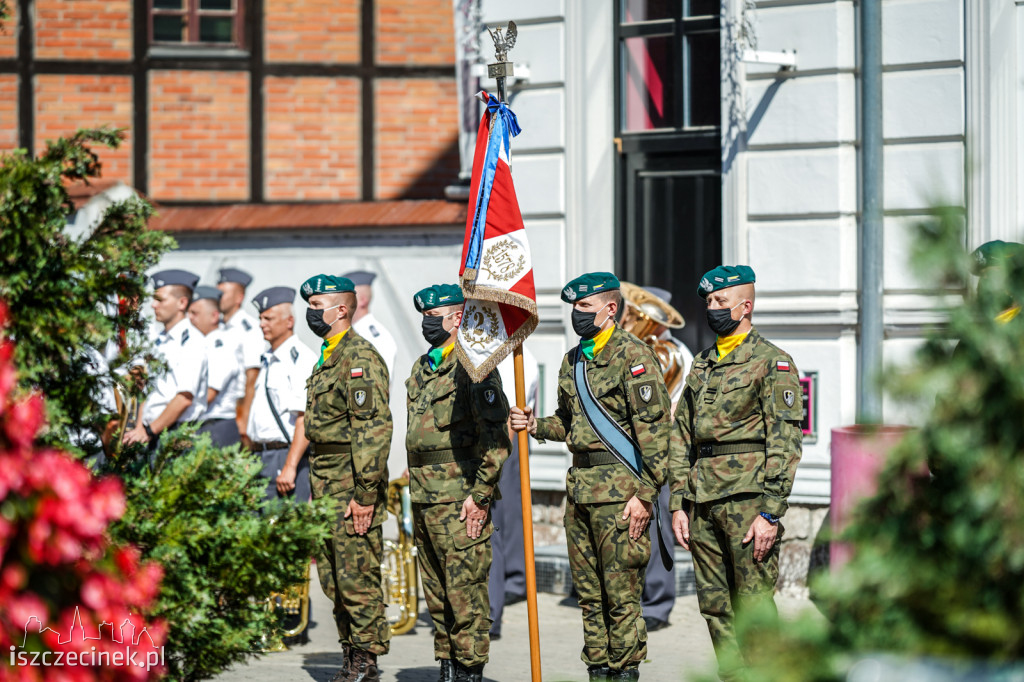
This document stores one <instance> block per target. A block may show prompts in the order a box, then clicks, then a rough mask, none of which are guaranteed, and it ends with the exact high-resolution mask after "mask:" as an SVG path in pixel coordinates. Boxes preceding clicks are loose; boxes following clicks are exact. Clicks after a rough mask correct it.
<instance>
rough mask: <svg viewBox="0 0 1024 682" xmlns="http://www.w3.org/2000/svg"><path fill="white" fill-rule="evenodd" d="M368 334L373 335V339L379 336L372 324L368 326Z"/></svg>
mask: <svg viewBox="0 0 1024 682" xmlns="http://www.w3.org/2000/svg"><path fill="white" fill-rule="evenodd" d="M370 333H371V334H373V336H374V338H376V337H378V336H380V332H379V331H377V328H376V327H374V326H373V325H372V324H371V325H370Z"/></svg>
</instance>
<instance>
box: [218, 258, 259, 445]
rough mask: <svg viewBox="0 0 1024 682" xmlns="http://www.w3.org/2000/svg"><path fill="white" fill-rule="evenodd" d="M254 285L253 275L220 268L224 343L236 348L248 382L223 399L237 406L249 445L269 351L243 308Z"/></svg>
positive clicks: (240, 428) (243, 437)
mask: <svg viewBox="0 0 1024 682" xmlns="http://www.w3.org/2000/svg"><path fill="white" fill-rule="evenodd" d="M251 282H252V275H250V274H249V273H247V272H245V271H244V270H238V269H236V268H221V269H220V271H219V272H218V279H217V288H218V289H220V291H221V298H220V312H221V314H222V315H223V316H224V317H223V327H222V332H223V334H224V339H225V342H226V343H228V344H229V345H231V346H232V347H233V348H234V349H235V353H236V354H237V356H238V364H239V365H240V366H241V367H242V371H243V374H244V376H245V381H241V382H238V383H237V385H235V386H233V387H232V389H231V393H230V394H229V395H226V396H224V400H225V403H226V404H231V405H235V417H236V420H237V424H238V433H239V437H240V439H241V440H242V442H243V443H248V434H247V433H246V431H245V428H246V424H247V423H248V421H249V407H250V405H252V399H253V395H254V394H255V385H256V374H257V373H258V372H259V371H260V356H262V355H263V352H264V351H265V350H266V349H267V343H266V341H264V339H263V333H262V332H260V325H259V322H258V321H257V320H256V318H254V317H253V316H252V315H250V314H249V313H247V312H246V311H245V310H243V309H242V307H243V304H244V303H245V300H246V297H245V289H246V287H248V286H249V284H250V283H251Z"/></svg>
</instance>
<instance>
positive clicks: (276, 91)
mask: <svg viewBox="0 0 1024 682" xmlns="http://www.w3.org/2000/svg"><path fill="white" fill-rule="evenodd" d="M264 92H265V95H266V117H265V124H266V131H267V132H266V152H265V161H264V170H265V173H266V198H267V199H270V200H278V199H282V200H296V199H316V200H322V201H331V200H335V199H358V198H359V197H360V196H361V180H360V177H361V174H360V170H361V167H360V132H359V118H360V116H359V114H360V108H359V93H360V86H359V81H358V80H356V79H354V78H267V80H266V86H265V88H264Z"/></svg>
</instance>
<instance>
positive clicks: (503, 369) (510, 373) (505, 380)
mask: <svg viewBox="0 0 1024 682" xmlns="http://www.w3.org/2000/svg"><path fill="white" fill-rule="evenodd" d="M498 374H499V375H501V388H502V390H504V391H505V397H506V398H508V405H509V407H512V406H513V405H515V404H516V371H515V359H514V358H513V357H512V354H509V356H508V357H507V358H505V359H504V360H502V361H501V362H500V363H498ZM523 381H524V383H525V384H526V404H527V405H528V406H530V407H532V408H533V409H534V410H536V409H537V391H538V389H539V384H540V366H539V365H538V364H537V358H535V357H533V353H531V352H530V349H529V348H527V347H526V346H525V345H524V346H523Z"/></svg>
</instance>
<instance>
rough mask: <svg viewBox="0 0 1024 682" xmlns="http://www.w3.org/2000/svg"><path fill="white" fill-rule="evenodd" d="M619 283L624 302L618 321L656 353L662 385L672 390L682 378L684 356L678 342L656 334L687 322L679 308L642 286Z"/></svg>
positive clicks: (671, 391) (670, 391)
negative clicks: (663, 329) (663, 379)
mask: <svg viewBox="0 0 1024 682" xmlns="http://www.w3.org/2000/svg"><path fill="white" fill-rule="evenodd" d="M621 284H622V288H621V293H622V301H623V304H624V305H623V311H622V319H621V320H620V322H619V325H620V326H621V327H622V328H623V329H625V330H626V331H628V332H629V333H631V334H633V335H634V336H636V337H637V338H639V339H640V340H641V341H643V342H644V343H646V344H647V345H648V346H650V347H651V349H652V350H653V351H654V354H655V355H657V356H658V362H659V363H660V364H661V373H662V375H664V378H665V387H666V388H668V392H669V393H670V394H672V393H673V392H674V391H675V389H676V387H677V386H679V383H680V382H681V381H682V380H683V373H684V372H685V371H686V359H685V357H684V356H683V353H682V351H681V350H680V348H679V345H678V344H676V343H674V342H673V341H672V340H666V339H661V338H659V330H660V328H668V329H682V328H683V326H684V325H685V324H686V322H684V321H683V316H682V315H680V314H679V311H677V310H676V309H675V308H673V307H672V306H671V305H669V304H668V303H665V301H663V300H661V299H660V298H658V297H657V296H655V295H654V294H652V293H651V292H649V291H647V290H646V289H644V288H643V287H639V286H637V285H635V284H631V283H629V282H622V283H621Z"/></svg>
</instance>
